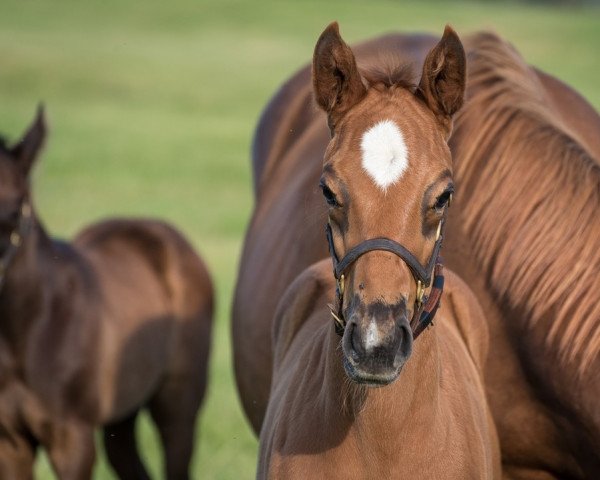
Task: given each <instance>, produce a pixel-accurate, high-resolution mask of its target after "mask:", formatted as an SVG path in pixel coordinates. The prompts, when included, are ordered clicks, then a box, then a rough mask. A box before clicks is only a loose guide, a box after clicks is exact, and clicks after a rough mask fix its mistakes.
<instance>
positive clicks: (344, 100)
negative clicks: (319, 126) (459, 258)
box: [313, 23, 465, 385]
mask: <svg viewBox="0 0 600 480" xmlns="http://www.w3.org/2000/svg"><path fill="white" fill-rule="evenodd" d="M390 77H393V75H390V76H387V77H386V76H385V75H375V74H371V75H366V76H362V75H361V73H360V72H359V70H358V68H357V65H356V61H355V59H354V55H353V53H352V51H351V50H350V48H349V47H348V45H346V43H344V41H343V40H342V38H341V37H340V34H339V30H338V26H337V23H333V24H331V25H330V26H329V27H327V29H326V30H325V31H324V32H323V34H322V35H321V37H320V38H319V40H318V42H317V45H316V47H315V53H314V58H313V87H314V93H315V97H316V100H317V103H318V104H319V105H320V107H321V108H323V109H324V110H325V112H326V113H327V115H328V123H329V127H330V129H331V133H332V138H331V141H330V143H329V146H328V148H327V150H326V152H325V158H324V165H323V174H322V177H321V188H322V190H323V195H324V196H325V200H326V202H327V204H328V205H329V223H330V228H331V238H332V244H333V249H334V251H335V255H336V256H337V258H338V259H339V260H341V259H342V258H343V257H344V256H345V255H346V254H347V253H348V252H349V251H351V250H352V249H353V247H356V246H357V245H360V244H361V243H362V242H365V241H366V240H369V239H374V238H384V239H389V240H392V241H393V242H395V243H394V244H395V245H398V244H399V245H401V246H402V247H404V248H405V249H406V250H407V251H408V252H410V254H412V256H414V259H415V260H418V263H419V264H421V265H423V266H425V265H427V264H428V262H429V260H430V258H431V257H432V255H433V250H434V246H435V245H436V239H437V236H438V235H439V231H440V227H441V225H442V224H441V222H442V221H443V219H444V218H445V215H446V208H447V206H448V203H449V200H450V198H451V194H452V192H453V184H452V159H451V156H450V151H449V148H448V145H447V140H448V137H449V135H450V132H451V128H452V115H453V114H454V113H455V112H456V111H457V110H458V109H459V108H460V106H461V105H462V101H463V94H464V89H465V54H464V50H463V47H462V44H461V42H460V40H459V38H458V36H457V35H456V33H455V32H454V31H453V30H452V29H451V28H449V27H446V30H445V31H444V35H443V38H442V39H441V41H440V42H439V43H438V44H437V45H436V46H435V47H434V48H433V49H432V50H431V52H429V54H428V55H427V58H426V60H425V64H424V67H423V72H422V77H421V81H420V83H419V85H418V87H411V86H409V85H408V82H406V81H402V80H400V81H399V80H397V79H396V80H395V79H394V78H390ZM440 242H441V240H440ZM383 243H384V244H385V241H384V242H383ZM371 245H373V244H372V243H371ZM379 245H381V243H379ZM386 245H387V244H386ZM402 247H401V248H402ZM410 254H409V256H410ZM350 256H352V255H350ZM341 263H344V262H343V261H342V262H341ZM338 265H339V264H338ZM414 270H415V269H414V268H412V269H411V267H409V265H408V263H407V261H406V257H405V258H404V259H403V258H401V257H400V256H398V255H397V254H394V253H390V252H389V251H386V250H385V248H383V249H380V248H376V249H371V248H369V249H368V251H367V252H366V253H364V254H361V255H359V256H358V257H357V258H356V259H354V260H351V261H350V262H349V263H347V266H346V267H345V268H344V269H343V272H337V275H338V277H339V279H338V292H340V291H341V292H340V293H342V294H343V295H341V296H338V301H340V298H341V305H339V310H337V311H338V312H339V316H341V317H342V318H343V320H342V322H343V323H345V328H344V331H343V340H342V347H343V353H344V366H345V369H346V372H347V374H348V375H349V377H350V378H351V379H353V380H355V381H357V382H359V383H364V384H368V385H385V384H388V383H390V382H392V381H393V380H395V379H396V378H397V376H398V375H399V373H400V370H401V368H402V365H403V364H404V363H405V362H406V361H407V359H408V358H409V356H410V354H411V350H412V342H413V331H412V329H411V325H410V322H411V319H412V317H413V314H415V312H417V313H418V311H419V306H420V303H419V299H420V297H421V295H420V292H419V289H420V288H421V287H420V286H418V282H417V277H418V276H416V275H415V274H414ZM425 287H426V285H425ZM334 313H335V309H334Z"/></svg>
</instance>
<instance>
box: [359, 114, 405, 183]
mask: <svg viewBox="0 0 600 480" xmlns="http://www.w3.org/2000/svg"><path fill="white" fill-rule="evenodd" d="M360 148H361V150H362V167H363V168H364V169H365V171H366V172H367V173H368V174H369V176H370V177H371V178H372V179H373V181H374V182H375V183H376V184H377V185H378V186H379V187H381V188H382V189H384V190H385V189H386V188H387V187H388V186H389V185H391V184H393V183H395V182H396V181H398V180H399V179H400V177H402V174H403V173H404V172H405V171H406V168H407V167H408V149H407V147H406V143H404V137H403V136H402V132H401V131H400V128H399V127H398V125H396V124H395V123H394V122H392V121H391V120H383V121H381V122H379V123H376V124H375V125H374V126H373V127H371V128H370V129H369V130H367V131H366V132H365V133H364V134H363V137H362V142H361V144H360Z"/></svg>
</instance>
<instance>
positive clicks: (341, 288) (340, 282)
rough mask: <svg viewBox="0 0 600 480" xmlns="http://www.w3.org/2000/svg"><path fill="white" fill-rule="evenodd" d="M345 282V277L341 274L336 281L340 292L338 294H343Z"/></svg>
mask: <svg viewBox="0 0 600 480" xmlns="http://www.w3.org/2000/svg"><path fill="white" fill-rule="evenodd" d="M345 284H346V277H344V274H342V275H341V276H340V278H339V279H338V281H337V286H338V291H339V292H340V295H343V294H344V288H345Z"/></svg>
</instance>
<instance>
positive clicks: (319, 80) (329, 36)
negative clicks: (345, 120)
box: [312, 22, 367, 129]
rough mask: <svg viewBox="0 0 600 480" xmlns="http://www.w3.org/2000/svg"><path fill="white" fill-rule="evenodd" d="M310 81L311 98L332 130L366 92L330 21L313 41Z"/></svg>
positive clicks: (334, 25)
mask: <svg viewBox="0 0 600 480" xmlns="http://www.w3.org/2000/svg"><path fill="white" fill-rule="evenodd" d="M312 81H313V89H314V94H315V99H316V101H317V103H318V104H319V106H320V107H321V108H322V109H323V110H325V112H327V115H328V118H329V127H330V128H332V129H333V127H334V125H335V123H336V121H337V120H338V119H339V118H340V117H341V116H342V115H344V113H346V112H347V111H348V110H349V109H350V108H352V106H354V105H355V104H356V103H358V102H359V101H360V100H361V99H362V98H363V97H364V95H365V93H366V91H367V89H366V88H365V86H364V85H363V83H362V79H361V77H360V73H359V72H358V67H357V66H356V60H355V59H354V54H353V53H352V50H350V47H349V46H348V45H346V42H344V40H342V37H341V36H340V31H339V27H338V24H337V22H333V23H331V24H330V25H329V26H328V27H327V28H326V29H325V30H324V31H323V33H322V34H321V36H320V37H319V40H317V45H316V46H315V53H314V55H313V66H312Z"/></svg>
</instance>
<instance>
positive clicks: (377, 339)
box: [342, 304, 413, 386]
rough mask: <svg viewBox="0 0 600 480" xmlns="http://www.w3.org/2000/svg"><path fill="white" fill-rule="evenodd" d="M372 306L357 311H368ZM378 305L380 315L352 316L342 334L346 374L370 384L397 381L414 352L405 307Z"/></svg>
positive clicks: (354, 379) (384, 383) (359, 314)
mask: <svg viewBox="0 0 600 480" xmlns="http://www.w3.org/2000/svg"><path fill="white" fill-rule="evenodd" d="M371 307H372V306H371ZM371 307H367V308H366V309H365V308H358V309H357V310H359V311H360V310H363V311H364V310H367V311H368V310H369V309H371ZM377 307H378V308H377V310H378V313H379V314H378V315H369V314H366V315H364V314H361V313H358V312H357V313H356V314H353V315H351V316H350V321H349V322H348V324H347V326H346V329H345V331H344V335H343V337H342V351H343V354H344V368H345V370H346V373H347V375H348V376H349V377H350V379H351V380H353V381H355V382H357V383H361V384H365V385H368V386H380V385H387V384H389V383H391V382H393V381H394V380H396V378H398V375H400V371H401V370H402V367H403V365H404V364H405V363H406V361H407V360H408V358H409V357H410V354H411V352H412V343H413V334H412V329H411V327H410V324H409V322H408V319H407V316H406V310H405V308H401V309H399V308H398V306H387V305H381V304H380V305H378V306H377ZM398 310H402V312H399V311H398Z"/></svg>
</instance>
